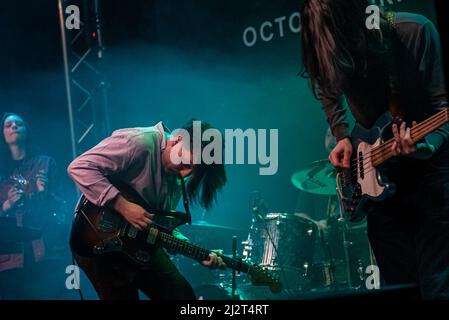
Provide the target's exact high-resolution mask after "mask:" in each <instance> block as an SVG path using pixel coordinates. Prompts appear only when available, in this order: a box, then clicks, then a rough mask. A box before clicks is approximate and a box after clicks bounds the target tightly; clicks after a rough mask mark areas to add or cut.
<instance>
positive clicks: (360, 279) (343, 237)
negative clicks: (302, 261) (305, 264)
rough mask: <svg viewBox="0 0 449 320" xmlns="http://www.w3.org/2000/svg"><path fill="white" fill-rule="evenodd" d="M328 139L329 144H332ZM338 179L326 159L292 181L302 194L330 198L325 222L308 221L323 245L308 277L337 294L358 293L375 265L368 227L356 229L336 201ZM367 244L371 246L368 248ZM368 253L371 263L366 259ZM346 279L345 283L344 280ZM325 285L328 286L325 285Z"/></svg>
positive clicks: (311, 165)
mask: <svg viewBox="0 0 449 320" xmlns="http://www.w3.org/2000/svg"><path fill="white" fill-rule="evenodd" d="M328 138H329V137H328ZM328 138H327V140H329V139H328ZM327 140H326V141H327ZM329 142H330V140H329ZM326 145H327V144H326ZM329 145H330V143H329ZM335 177H336V170H335V169H334V168H333V167H332V165H331V164H330V162H329V161H328V160H327V159H326V160H319V161H315V162H313V163H312V164H310V165H308V166H307V167H305V168H303V169H301V170H298V171H296V172H295V173H294V174H293V175H292V177H291V182H292V183H293V185H294V186H295V187H296V188H298V189H299V190H301V191H304V192H307V193H309V194H314V195H324V196H327V198H328V204H327V212H326V216H327V220H326V222H325V223H321V224H320V223H319V221H314V220H312V219H310V218H309V219H310V220H311V221H314V222H315V223H316V224H317V226H318V230H319V237H320V238H319V240H321V242H320V243H317V245H318V246H319V247H321V249H322V254H323V257H322V260H319V262H315V261H313V263H312V265H311V270H309V276H311V277H312V278H314V277H321V279H322V280H320V281H319V282H320V283H321V285H319V287H326V288H327V289H329V288H332V289H335V290H337V289H339V287H341V285H344V286H345V287H349V288H351V289H356V290H358V289H361V288H364V285H365V284H364V282H365V280H366V279H365V278H366V275H365V272H364V271H365V270H364V268H366V267H367V266H368V265H369V264H371V265H375V264H376V263H375V259H374V255H373V253H372V250H371V248H370V247H369V243H368V240H367V238H366V235H364V236H363V237H362V235H361V234H360V231H363V230H365V228H366V226H365V225H361V226H356V227H354V226H353V225H352V224H351V223H350V222H349V221H347V219H345V217H344V215H343V213H342V210H341V204H340V203H339V201H338V199H336V196H337V188H336V181H335ZM303 218H306V219H307V218H308V215H305V214H304V216H303ZM321 225H322V226H321ZM359 228H360V229H359ZM356 233H357V234H358V236H357V234H356ZM355 236H357V237H356V238H354V237H355ZM328 237H329V238H328ZM330 239H332V241H331V243H329V240H330ZM365 239H366V240H365ZM365 242H366V243H367V244H368V245H365ZM319 247H318V248H319ZM365 247H366V248H365ZM334 250H336V251H334ZM368 253H369V259H367V256H368ZM336 258H337V259H336ZM317 270H321V271H317ZM317 272H318V274H319V273H320V272H321V273H322V275H321V276H316V273H317ZM343 275H344V279H343V278H342V276H343ZM323 279H327V280H323ZM312 282H313V281H312ZM326 283H327V284H329V286H327V285H323V284H326Z"/></svg>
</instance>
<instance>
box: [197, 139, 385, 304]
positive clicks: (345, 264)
mask: <svg viewBox="0 0 449 320" xmlns="http://www.w3.org/2000/svg"><path fill="white" fill-rule="evenodd" d="M325 146H326V148H327V149H328V151H331V150H332V149H333V147H334V146H335V139H334V138H333V137H332V135H331V133H330V130H328V133H327V135H326V138H325ZM336 174H337V171H336V169H335V168H334V167H333V166H332V165H331V164H330V163H329V161H328V160H319V161H315V162H313V163H311V164H310V165H308V166H306V167H304V168H302V169H301V170H298V171H296V172H294V173H293V175H292V176H291V182H292V184H293V185H294V186H295V187H296V188H297V189H299V190H300V192H303V193H304V195H306V196H307V197H310V198H312V197H313V198H316V199H318V200H319V201H320V202H321V203H327V208H326V209H325V210H324V211H326V212H325V215H323V214H321V217H323V216H324V219H320V220H318V219H317V220H315V219H312V217H311V215H309V214H307V213H303V212H297V213H284V212H269V210H268V209H267V207H266V205H265V203H264V200H263V198H262V197H261V195H260V193H259V192H254V193H252V194H251V198H250V211H251V212H252V217H253V218H252V223H251V226H250V228H249V232H247V233H246V234H247V239H246V240H245V241H243V242H242V245H243V252H242V255H241V256H242V260H244V261H246V262H250V263H254V264H258V265H260V266H262V267H263V268H266V269H269V270H272V271H274V272H276V273H278V275H279V276H280V278H281V281H282V283H283V285H284V290H283V292H282V293H281V294H278V295H274V294H271V293H270V292H269V290H267V289H266V288H261V287H254V286H252V285H251V284H250V283H248V282H246V281H245V279H246V277H239V281H238V282H237V283H238V285H237V286H238V289H237V291H235V292H237V295H236V296H232V295H231V291H232V290H231V282H232V279H231V278H230V275H229V273H227V274H226V273H223V272H222V271H221V272H219V277H217V276H216V277H215V279H216V280H215V281H213V280H212V279H210V280H212V281H208V282H204V283H202V284H201V285H199V286H197V287H196V291H197V294H198V295H199V296H200V297H202V298H203V299H227V298H231V299H235V298H236V297H237V299H244V300H256V299H285V298H287V299H288V298H289V297H292V296H294V297H301V296H304V297H307V296H310V295H312V296H313V295H315V294H318V295H319V294H321V293H324V294H326V295H328V294H332V293H333V292H334V291H335V292H336V291H345V292H346V291H359V290H364V289H365V288H366V286H365V282H366V280H367V277H368V276H369V274H367V273H366V272H365V271H366V270H367V268H368V266H372V265H375V264H376V262H375V259H374V255H373V254H372V250H371V248H370V246H369V242H368V236H367V230H366V223H365V222H360V223H357V224H355V223H352V222H350V221H348V220H347V219H345V216H344V215H343V214H342V212H341V210H340V205H339V199H338V196H337V188H336ZM323 213H324V212H323ZM193 225H195V224H193ZM197 228H207V229H208V231H212V229H213V230H222V229H223V228H226V227H223V226H217V225H210V224H208V223H206V222H204V221H202V222H199V223H197ZM234 231H235V230H234ZM234 280H235V279H234ZM233 283H234V284H235V283H236V282H235V281H234V282H233ZM233 289H234V290H235V289H236V288H235V286H234V288H233Z"/></svg>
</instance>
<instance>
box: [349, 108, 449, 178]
mask: <svg viewBox="0 0 449 320" xmlns="http://www.w3.org/2000/svg"><path fill="white" fill-rule="evenodd" d="M442 116H444V118H443V119H444V120H443V119H441V117H442ZM446 118H447V110H443V111H441V112H439V113H437V114H435V115H434V116H432V117H430V118H429V119H427V120H425V121H423V122H422V123H420V124H418V125H417V126H416V127H415V128H414V130H413V132H412V136H415V139H416V140H419V139H420V138H419V139H417V138H416V137H419V136H420V135H424V134H425V131H428V129H429V128H430V129H431V131H433V130H435V129H437V128H438V127H439V126H441V122H442V121H444V122H446V121H447V119H446ZM394 141H395V140H394V138H392V139H390V140H388V141H387V142H385V143H384V144H383V145H381V146H378V147H375V148H373V149H372V150H371V151H370V152H369V154H366V155H365V156H364V160H363V162H362V165H363V168H364V174H369V173H370V172H372V171H373V170H375V168H376V167H375V166H372V165H371V166H367V164H372V162H375V161H376V160H373V161H371V158H372V159H374V158H376V159H379V158H378V157H379V156H383V158H384V159H385V160H387V159H389V158H391V157H392V156H393V154H392V151H391V147H392V144H393V143H394ZM381 159H382V158H381ZM358 160H359V159H353V160H352V162H353V163H352V165H351V169H350V175H349V176H348V174H346V173H345V172H344V171H343V172H342V177H343V182H344V183H348V182H350V181H351V179H353V178H355V177H357V174H358V170H359V166H360V164H357V161H358ZM356 165H357V166H356Z"/></svg>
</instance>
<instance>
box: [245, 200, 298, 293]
mask: <svg viewBox="0 0 449 320" xmlns="http://www.w3.org/2000/svg"><path fill="white" fill-rule="evenodd" d="M249 208H250V212H251V214H252V215H253V219H252V222H253V224H254V223H258V222H259V223H260V224H261V225H262V229H263V231H264V232H265V234H266V235H267V236H268V239H269V243H267V244H269V246H271V248H270V249H272V250H271V251H272V252H271V254H274V255H275V257H276V258H277V257H278V255H279V250H278V246H277V243H275V241H274V239H273V235H272V234H271V232H270V230H269V228H268V225H267V223H266V221H265V218H264V215H267V216H268V214H267V212H268V209H267V207H266V204H265V200H264V199H263V198H262V195H261V193H260V192H259V191H253V192H252V193H251V196H250V200H249ZM252 229H253V230H254V228H252ZM270 249H268V250H270ZM259 264H260V263H259ZM261 265H263V266H266V267H268V269H270V268H271V269H272V270H275V269H273V267H274V266H277V271H279V272H280V276H281V278H282V280H283V281H282V282H283V285H284V287H285V288H286V289H285V290H286V292H291V288H290V283H289V279H288V277H287V273H286V272H285V270H284V263H283V262H282V261H281V260H280V259H277V260H276V261H274V260H273V262H272V263H269V264H266V263H264V262H263V261H262V263H261Z"/></svg>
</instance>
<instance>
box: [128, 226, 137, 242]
mask: <svg viewBox="0 0 449 320" xmlns="http://www.w3.org/2000/svg"><path fill="white" fill-rule="evenodd" d="M137 232H138V230H137V229H136V228H134V227H133V226H130V227H129V230H128V237H129V238H133V239H135V238H136V237H137Z"/></svg>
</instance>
